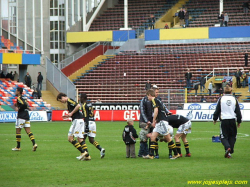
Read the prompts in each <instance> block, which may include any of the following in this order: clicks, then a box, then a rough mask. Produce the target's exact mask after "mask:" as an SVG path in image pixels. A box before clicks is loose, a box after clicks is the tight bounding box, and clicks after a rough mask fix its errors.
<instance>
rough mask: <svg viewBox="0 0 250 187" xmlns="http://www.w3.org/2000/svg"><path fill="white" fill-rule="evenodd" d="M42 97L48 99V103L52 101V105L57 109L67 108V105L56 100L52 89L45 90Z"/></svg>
mask: <svg viewBox="0 0 250 187" xmlns="http://www.w3.org/2000/svg"><path fill="white" fill-rule="evenodd" d="M42 98H43V100H44V101H46V102H47V103H50V104H51V106H52V107H54V108H56V109H65V108H67V106H66V105H64V104H62V103H60V102H58V101H57V100H56V97H55V96H54V95H53V94H52V93H51V92H50V91H47V90H43V91H42Z"/></svg>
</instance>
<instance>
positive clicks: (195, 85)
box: [193, 81, 200, 97]
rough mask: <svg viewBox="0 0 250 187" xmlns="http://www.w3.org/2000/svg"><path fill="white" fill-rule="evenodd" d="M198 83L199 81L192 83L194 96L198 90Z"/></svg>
mask: <svg viewBox="0 0 250 187" xmlns="http://www.w3.org/2000/svg"><path fill="white" fill-rule="evenodd" d="M199 84H200V83H199V82H198V81H197V82H195V83H194V85H193V86H194V90H195V97H197V90H198V88H199V86H198V85H199Z"/></svg>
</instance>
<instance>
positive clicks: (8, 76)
mask: <svg viewBox="0 0 250 187" xmlns="http://www.w3.org/2000/svg"><path fill="white" fill-rule="evenodd" d="M11 76H12V71H11V72H10V73H7V75H6V78H8V79H11Z"/></svg>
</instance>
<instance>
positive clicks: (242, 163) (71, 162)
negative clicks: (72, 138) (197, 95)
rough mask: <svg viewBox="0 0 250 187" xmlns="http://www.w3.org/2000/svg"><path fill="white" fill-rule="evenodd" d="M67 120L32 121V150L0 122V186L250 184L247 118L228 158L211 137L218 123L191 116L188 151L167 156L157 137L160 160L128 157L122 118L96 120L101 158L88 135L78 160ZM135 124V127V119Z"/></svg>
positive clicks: (10, 126)
mask: <svg viewBox="0 0 250 187" xmlns="http://www.w3.org/2000/svg"><path fill="white" fill-rule="evenodd" d="M218 124H219V123H218ZM69 126H70V123H69V122H47V123H46V122H45V123H44V122H39V123H35V122H33V123H32V124H31V130H32V132H33V133H34V135H35V138H36V143H37V144H38V149H37V151H36V152H32V151H31V149H32V144H31V142H30V140H29V138H28V136H27V135H26V134H25V131H24V129H23V130H22V142H21V148H22V151H20V152H14V151H11V148H13V147H15V146H16V142H15V127H14V123H2V124H0V145H1V151H0V186H1V187H2V186H6V187H11V186H15V187H16V186H18V187H19V186H24V187H27V186H73V187H77V186H107V187H109V186H119V187H120V186H128V187H130V186H178V187H181V186H201V185H190V184H188V183H187V182H188V181H191V180H194V181H200V180H201V181H202V182H203V181H222V180H226V181H233V183H234V182H235V181H236V180H247V181H248V184H244V185H236V186H249V185H250V176H249V168H250V158H249V154H250V148H249V145H250V137H249V134H250V123H249V122H244V123H242V126H241V128H239V129H238V139H237V142H236V146H235V153H234V154H233V158H232V159H225V158H224V157H223V155H224V151H223V147H222V145H221V144H220V143H212V140H211V137H212V136H213V135H218V134H219V127H218V125H213V124H212V123H211V122H203V123H201V122H199V123H198V122H193V125H192V133H191V134H189V135H188V137H187V138H188V140H189V143H190V151H191V153H192V157H190V158H185V157H183V158H180V159H177V160H169V159H168V149H167V144H166V143H159V153H160V159H159V160H157V159H155V160H145V159H142V158H136V159H132V158H129V159H127V158H125V156H126V154H125V145H124V143H123V142H122V138H121V134H122V130H123V127H124V126H125V123H124V122H97V137H96V140H97V141H98V142H99V143H100V145H101V146H102V147H104V148H105V149H106V156H105V158H104V159H100V153H99V151H98V150H97V149H96V148H95V147H94V146H93V145H91V144H90V143H88V141H87V145H88V149H89V152H90V154H91V157H92V160H91V161H81V162H80V161H78V160H77V159H76V158H75V157H76V156H79V152H78V151H77V150H76V149H75V148H74V147H73V146H72V145H71V144H70V143H68V141H67V133H68V129H69ZM135 128H136V129H137V133H139V128H138V123H137V122H136V123H135ZM182 146H183V145H182ZM138 150H139V141H138V142H137V143H136V152H137V153H138ZM182 152H183V153H185V150H184V148H182ZM215 186H218V185H215ZM220 186H223V185H220ZM229 186H232V185H229ZM233 186H234V185H233Z"/></svg>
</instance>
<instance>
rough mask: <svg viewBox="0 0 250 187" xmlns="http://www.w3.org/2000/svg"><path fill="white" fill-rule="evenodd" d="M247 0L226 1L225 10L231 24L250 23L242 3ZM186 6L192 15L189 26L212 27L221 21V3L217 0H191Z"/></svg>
mask: <svg viewBox="0 0 250 187" xmlns="http://www.w3.org/2000/svg"><path fill="white" fill-rule="evenodd" d="M244 2H246V1H239V0H231V1H224V7H223V11H224V13H228V16H229V22H228V25H229V26H240V25H249V21H250V18H249V16H246V15H245V14H244V13H243V8H242V5H243V3H244ZM186 7H187V8H188V11H189V15H190V17H191V19H190V21H189V27H211V26H214V25H215V24H218V23H219V20H218V13H219V3H218V1H217V0H211V1H197V0H189V2H187V4H186Z"/></svg>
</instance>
